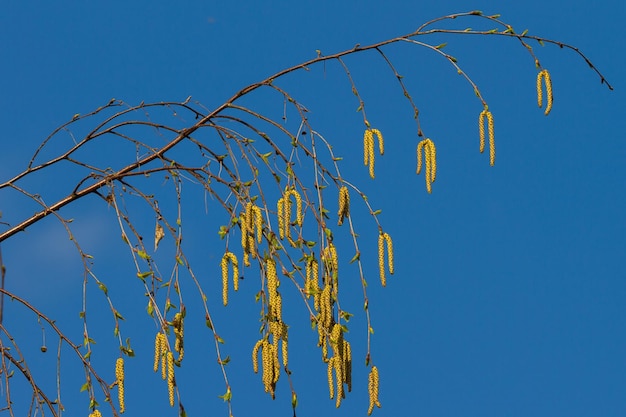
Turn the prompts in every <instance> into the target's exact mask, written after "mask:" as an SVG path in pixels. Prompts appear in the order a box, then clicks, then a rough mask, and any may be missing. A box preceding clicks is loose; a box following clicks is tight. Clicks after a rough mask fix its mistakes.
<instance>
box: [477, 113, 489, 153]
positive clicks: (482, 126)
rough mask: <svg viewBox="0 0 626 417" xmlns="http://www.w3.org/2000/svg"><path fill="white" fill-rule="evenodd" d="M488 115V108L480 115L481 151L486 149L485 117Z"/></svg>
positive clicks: (479, 147) (479, 135)
mask: <svg viewBox="0 0 626 417" xmlns="http://www.w3.org/2000/svg"><path fill="white" fill-rule="evenodd" d="M486 116H487V110H483V111H481V112H480V114H479V115H478V139H479V145H478V150H479V151H480V153H483V152H484V151H485V117H486Z"/></svg>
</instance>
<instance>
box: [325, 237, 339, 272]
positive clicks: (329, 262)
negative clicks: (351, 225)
mask: <svg viewBox="0 0 626 417" xmlns="http://www.w3.org/2000/svg"><path fill="white" fill-rule="evenodd" d="M322 261H324V265H326V269H327V270H328V271H329V272H330V273H331V275H335V274H336V273H337V272H338V271H339V258H338V257H337V248H335V245H333V244H332V243H329V244H328V246H327V247H325V248H324V250H323V251H322Z"/></svg>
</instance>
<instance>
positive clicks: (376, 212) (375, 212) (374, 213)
mask: <svg viewBox="0 0 626 417" xmlns="http://www.w3.org/2000/svg"><path fill="white" fill-rule="evenodd" d="M382 212H383V211H382V210H376V211H374V212H373V213H372V215H374V216H378V215H379V214H380V213H382Z"/></svg>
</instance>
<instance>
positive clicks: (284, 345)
mask: <svg viewBox="0 0 626 417" xmlns="http://www.w3.org/2000/svg"><path fill="white" fill-rule="evenodd" d="M281 325H282V332H281V335H280V338H281V347H282V355H283V366H284V367H285V368H287V367H288V365H289V351H288V348H289V346H288V342H289V336H288V334H287V325H286V324H285V323H281Z"/></svg>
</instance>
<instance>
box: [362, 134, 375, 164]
mask: <svg viewBox="0 0 626 417" xmlns="http://www.w3.org/2000/svg"><path fill="white" fill-rule="evenodd" d="M373 154H374V135H373V134H372V131H371V130H369V129H365V132H364V133H363V165H365V166H367V165H368V164H369V161H370V159H371V158H372V157H373Z"/></svg>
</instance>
